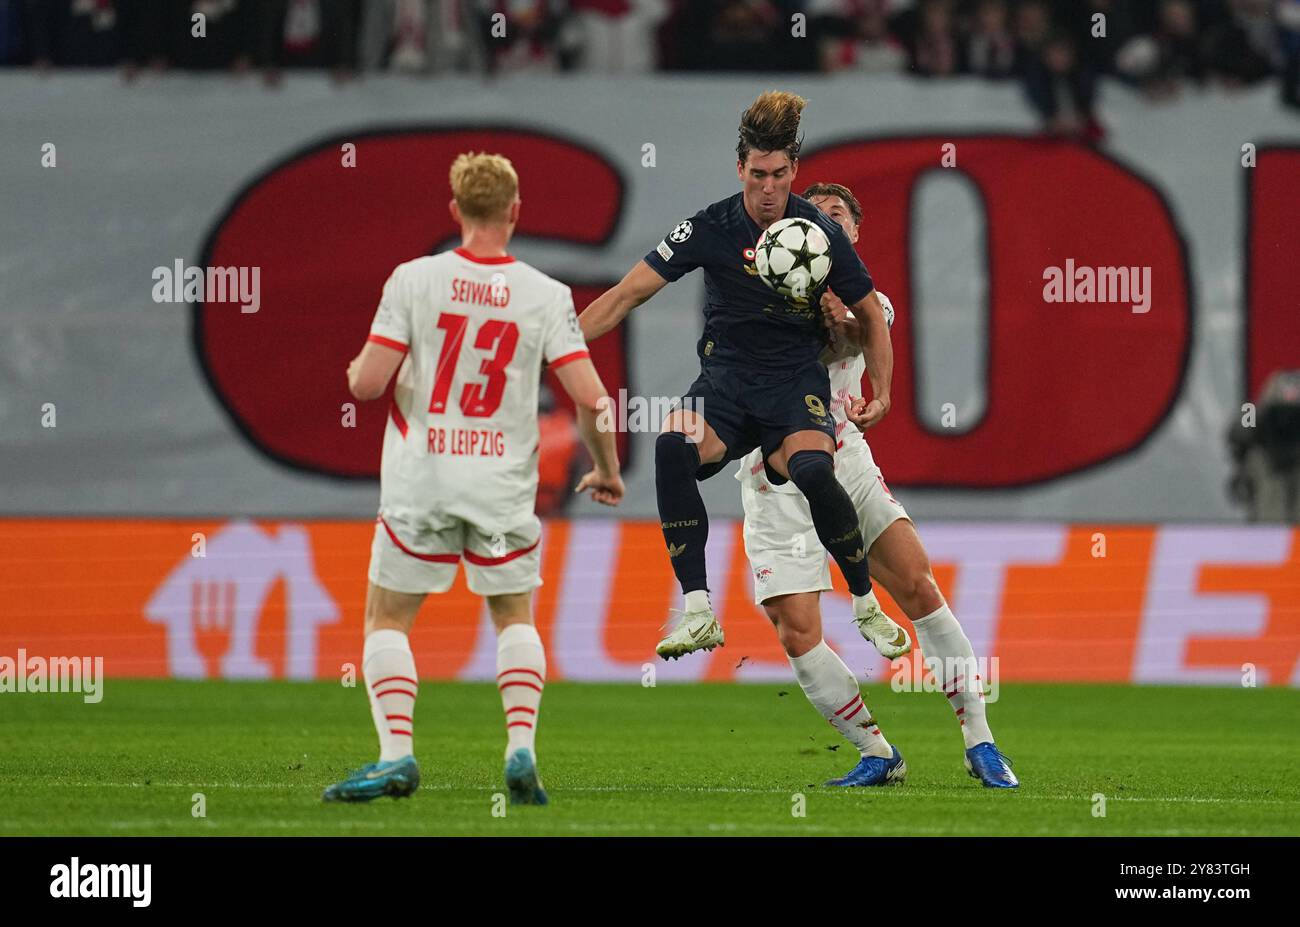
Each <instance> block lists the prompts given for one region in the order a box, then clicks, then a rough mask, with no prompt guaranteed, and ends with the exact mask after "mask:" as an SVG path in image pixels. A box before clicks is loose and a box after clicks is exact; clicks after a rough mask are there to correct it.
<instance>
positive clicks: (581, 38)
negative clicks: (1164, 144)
mask: <svg viewBox="0 0 1300 927" xmlns="http://www.w3.org/2000/svg"><path fill="white" fill-rule="evenodd" d="M1098 14H1100V17H1101V18H1100V19H1099V18H1098ZM0 65H9V66H15V65H17V66H21V65H30V66H34V67H37V68H50V67H106V66H121V67H123V69H124V70H125V73H126V74H127V76H128V77H130V76H133V75H135V74H136V73H138V72H139V70H140V69H143V68H148V69H155V70H162V69H167V68H182V69H230V70H234V71H244V70H250V69H257V70H259V71H260V72H261V73H262V74H263V75H264V76H265V77H266V79H267V80H268V81H269V82H272V83H273V82H274V81H275V80H276V79H277V78H278V77H279V75H280V74H281V73H282V71H283V70H284V69H286V68H324V69H329V70H331V71H332V72H333V73H334V74H335V76H336V77H337V78H338V79H340V80H346V79H349V78H350V77H352V76H354V75H356V74H357V73H358V72H364V71H371V70H392V71H404V72H415V73H445V72H449V71H467V72H485V73H489V74H492V73H502V72H517V71H534V72H538V71H556V72H561V71H583V70H585V71H596V72H600V73H639V72H646V71H654V70H664V71H679V70H689V71H805V72H809V71H825V72H834V73H843V74H859V75H861V74H876V73H888V72H897V73H910V74H913V75H916V76H918V77H922V78H927V79H938V78H944V77H949V76H953V75H959V74H967V75H976V76H979V77H982V78H986V79H989V80H1016V81H1020V82H1021V83H1022V84H1023V86H1024V89H1025V93H1026V95H1027V97H1028V99H1029V100H1030V102H1031V103H1032V104H1033V105H1034V107H1035V108H1036V109H1037V110H1038V111H1039V113H1040V114H1041V115H1042V117H1043V120H1044V123H1045V125H1046V127H1047V128H1048V129H1049V130H1050V131H1054V132H1061V133H1067V134H1079V135H1083V136H1086V137H1097V136H1099V135H1100V133H1101V128H1100V126H1099V125H1098V123H1097V120H1096V117H1095V113H1094V106H1095V97H1096V85H1097V80H1098V78H1100V77H1102V76H1104V75H1109V76H1112V77H1115V78H1118V79H1120V80H1123V81H1125V82H1128V83H1130V84H1132V85H1134V86H1136V87H1138V88H1140V89H1141V91H1142V92H1144V93H1146V94H1148V95H1149V96H1150V97H1151V98H1153V99H1162V98H1168V97H1171V96H1174V95H1177V94H1179V93H1181V92H1183V91H1184V90H1185V89H1186V88H1189V87H1192V88H1194V87H1198V86H1204V85H1206V84H1209V83H1216V84H1220V85H1225V86H1229V87H1237V86H1245V85H1250V84H1254V83H1257V82H1260V81H1263V80H1265V79H1269V78H1273V77H1279V78H1280V82H1279V83H1280V85H1281V89H1282V98H1283V100H1284V101H1285V102H1286V103H1287V104H1288V105H1290V106H1296V107H1300V0H0Z"/></svg>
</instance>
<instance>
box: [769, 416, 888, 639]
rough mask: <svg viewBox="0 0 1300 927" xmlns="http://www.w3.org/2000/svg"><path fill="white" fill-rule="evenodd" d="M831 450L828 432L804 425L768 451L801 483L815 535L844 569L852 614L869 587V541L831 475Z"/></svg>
mask: <svg viewBox="0 0 1300 927" xmlns="http://www.w3.org/2000/svg"><path fill="white" fill-rule="evenodd" d="M834 454H835V441H834V439H833V438H831V437H830V435H828V434H826V433H825V432H824V431H820V430H810V429H805V430H803V431H796V432H794V433H792V434H789V435H786V436H785V438H784V439H783V440H782V442H781V446H780V448H779V452H777V453H773V454H771V455H769V457H768V464H769V466H771V468H772V469H774V470H775V471H776V472H777V473H778V474H780V475H781V476H783V477H786V478H788V479H789V480H790V481H791V482H793V483H794V484H795V486H797V487H799V491H800V492H801V493H803V495H804V498H805V499H807V500H808V510H809V512H810V513H811V514H812V521H813V527H815V528H816V529H817V538H818V539H819V540H820V541H821V543H822V546H823V547H825V548H826V550H827V552H828V553H829V554H830V555H831V557H833V558H834V560H835V563H836V564H837V565H838V566H839V568H840V571H841V572H842V573H843V574H844V579H845V581H846V582H847V583H848V586H849V592H851V593H852V594H853V604H854V613H855V614H856V613H857V612H858V611H859V610H860V608H859V605H860V603H861V602H862V600H864V599H865V597H866V596H867V594H868V593H870V592H871V576H870V574H869V571H868V564H867V545H866V543H865V542H864V541H863V539H862V527H861V525H860V524H859V521H858V515H857V511H856V510H855V509H854V507H853V500H852V498H850V497H849V494H848V492H846V491H845V489H844V487H843V486H841V485H840V482H839V480H837V479H836V478H835V457H834Z"/></svg>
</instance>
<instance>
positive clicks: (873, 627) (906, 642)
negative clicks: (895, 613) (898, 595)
mask: <svg viewBox="0 0 1300 927" xmlns="http://www.w3.org/2000/svg"><path fill="white" fill-rule="evenodd" d="M864 598H865V599H866V602H864V603H863V604H862V605H855V606H854V610H853V623H854V624H856V625H857V626H858V631H859V632H861V634H862V636H863V637H865V638H866V639H867V640H868V641H870V642H871V644H872V645H873V646H874V647H875V648H876V649H877V650H879V651H880V655H881V656H882V657H884V658H885V659H886V660H897V659H898V658H899V657H901V656H902V655H903V654H905V653H908V652H909V651H910V650H911V649H912V639H911V638H910V637H908V635H907V631H906V630H904V629H903V628H902V627H901V626H900V625H899V624H898V623H897V622H895V621H894V619H892V618H890V617H889V616H888V615H886V614H885V613H884V611H883V610H882V609H881V608H880V603H879V602H878V601H876V594H875V592H869V593H867V595H866V596H865V597H864Z"/></svg>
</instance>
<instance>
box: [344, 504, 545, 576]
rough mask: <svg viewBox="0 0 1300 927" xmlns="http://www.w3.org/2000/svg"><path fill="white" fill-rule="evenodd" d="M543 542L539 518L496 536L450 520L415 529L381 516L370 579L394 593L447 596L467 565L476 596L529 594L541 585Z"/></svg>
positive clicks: (455, 519) (371, 562) (376, 533)
mask: <svg viewBox="0 0 1300 927" xmlns="http://www.w3.org/2000/svg"><path fill="white" fill-rule="evenodd" d="M541 539H542V523H541V522H540V521H539V520H538V519H537V516H533V518H532V520H531V522H527V523H525V524H523V525H521V526H519V527H518V528H515V529H512V530H510V531H507V532H504V533H494V532H488V531H484V530H482V529H481V528H479V527H477V526H476V525H473V524H471V523H470V522H467V521H464V520H463V519H459V518H454V517H451V516H445V517H440V518H438V517H435V518H433V519H431V520H430V521H428V522H426V523H424V524H422V525H421V526H420V527H418V528H416V527H414V526H411V525H407V524H393V523H392V521H391V520H390V519H388V518H385V516H383V515H382V514H381V515H380V517H379V518H377V519H376V520H375V538H374V541H373V542H372V543H371V545H370V572H369V575H370V581H371V582H372V583H374V584H375V585H376V586H382V587H383V588H385V589H391V590H392V591H393V592H410V593H421V592H446V591H447V590H448V589H450V588H451V586H452V583H454V582H455V581H456V570H457V569H458V568H459V566H460V564H461V562H462V561H463V562H464V564H465V578H466V580H467V581H468V583H469V589H470V592H473V593H474V594H475V595H510V594H512V593H518V592H529V591H531V590H533V589H536V588H537V587H538V586H540V585H541V584H542V574H541V565H542V546H541Z"/></svg>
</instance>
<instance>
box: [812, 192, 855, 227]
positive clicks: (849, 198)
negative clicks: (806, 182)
mask: <svg viewBox="0 0 1300 927" xmlns="http://www.w3.org/2000/svg"><path fill="white" fill-rule="evenodd" d="M814 196H838V197H839V198H840V199H842V200H844V205H845V206H847V207H849V215H851V216H852V217H853V224H854V225H861V224H862V204H861V203H859V202H858V198H857V197H856V196H854V195H853V191H852V190H850V189H849V188H848V187H846V186H844V184H842V183H815V184H813V185H812V186H811V187H809V188H808V189H807V190H805V191H803V198H804V199H806V200H810V199H812V198H813V197H814Z"/></svg>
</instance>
